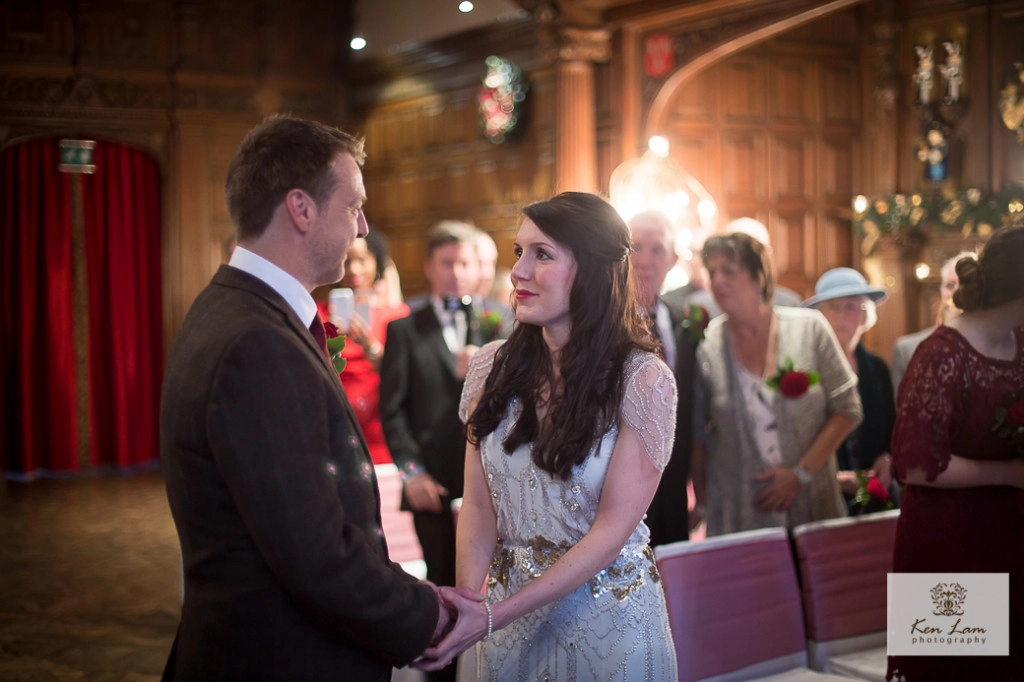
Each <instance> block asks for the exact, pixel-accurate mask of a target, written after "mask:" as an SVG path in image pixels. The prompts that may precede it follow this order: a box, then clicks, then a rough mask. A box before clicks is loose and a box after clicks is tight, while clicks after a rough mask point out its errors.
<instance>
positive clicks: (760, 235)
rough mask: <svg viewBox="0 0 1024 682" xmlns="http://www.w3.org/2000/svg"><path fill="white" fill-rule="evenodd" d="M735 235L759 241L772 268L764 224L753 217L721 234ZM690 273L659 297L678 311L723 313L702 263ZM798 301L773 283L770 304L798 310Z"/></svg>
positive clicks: (712, 315) (766, 229)
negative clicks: (684, 281) (694, 307)
mask: <svg viewBox="0 0 1024 682" xmlns="http://www.w3.org/2000/svg"><path fill="white" fill-rule="evenodd" d="M736 232H741V233H743V234H746V235H748V236H750V237H753V238H754V239H755V240H756V241H758V242H760V243H761V244H762V245H763V246H764V248H765V251H766V252H767V254H768V260H769V261H771V262H772V267H773V269H774V267H775V265H774V261H772V258H773V255H772V246H771V240H770V239H769V237H768V228H767V227H765V224H764V223H762V222H760V221H758V220H754V219H753V218H737V219H736V220H733V221H731V222H730V223H729V224H728V225H726V226H725V231H724V233H725V234H733V233H736ZM690 270H691V272H690V282H689V283H688V284H686V285H685V286H683V287H680V288H679V289H675V290H673V291H668V292H666V293H665V295H664V296H663V297H662V298H663V299H664V300H665V301H666V302H667V303H669V304H671V305H675V306H676V307H677V308H685V307H687V306H689V305H699V306H703V307H704V308H705V309H706V310H707V311H708V312H709V313H710V314H711V317H718V316H719V315H721V314H722V311H721V310H720V309H719V307H718V304H717V303H716V302H715V300H714V297H713V296H712V295H711V290H710V288H709V284H708V282H707V281H706V277H705V273H704V272H703V268H702V267H701V264H700V263H697V262H694V263H692V264H691V268H690ZM800 300H801V297H800V295H799V294H797V293H796V292H795V291H793V290H792V289H787V288H786V287H783V286H779V285H778V284H777V283H776V284H775V288H774V293H773V294H772V303H773V304H774V305H784V306H790V307H794V308H797V307H799V306H800Z"/></svg>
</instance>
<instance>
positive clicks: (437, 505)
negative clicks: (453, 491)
mask: <svg viewBox="0 0 1024 682" xmlns="http://www.w3.org/2000/svg"><path fill="white" fill-rule="evenodd" d="M404 489H405V499H406V501H408V502H409V506H410V507H412V508H413V509H414V510H415V511H429V512H434V513H435V514H436V513H437V512H440V511H441V498H443V497H445V496H446V495H448V489H447V488H445V487H444V486H443V485H441V484H440V483H438V482H437V481H435V480H434V477H433V476H431V475H430V474H416V475H415V476H411V477H409V478H407V479H405V488H404Z"/></svg>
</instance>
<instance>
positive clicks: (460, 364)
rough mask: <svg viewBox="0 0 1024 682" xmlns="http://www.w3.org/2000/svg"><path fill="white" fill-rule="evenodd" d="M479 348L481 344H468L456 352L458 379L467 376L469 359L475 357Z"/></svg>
mask: <svg viewBox="0 0 1024 682" xmlns="http://www.w3.org/2000/svg"><path fill="white" fill-rule="evenodd" d="M478 350H480V347H479V346H466V347H465V348H463V349H462V350H460V351H459V352H458V353H456V354H455V378H456V379H465V378H466V374H468V373H469V361H470V360H472V359H473V356H474V355H476V352H477V351H478Z"/></svg>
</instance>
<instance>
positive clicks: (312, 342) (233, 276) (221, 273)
mask: <svg viewBox="0 0 1024 682" xmlns="http://www.w3.org/2000/svg"><path fill="white" fill-rule="evenodd" d="M213 281H214V282H216V283H218V284H221V285H224V286H229V287H234V288H237V289H244V290H246V291H248V292H250V293H251V294H253V295H254V296H258V297H260V298H262V299H263V300H264V301H266V302H267V304H268V305H270V306H271V307H272V308H274V309H275V310H277V311H278V312H279V313H281V315H282V316H283V318H284V321H285V324H286V325H287V326H288V327H289V329H291V330H292V331H293V332H295V333H296V334H297V335H298V336H299V338H300V339H301V340H302V343H303V344H304V345H305V346H306V349H307V350H308V351H309V352H310V353H311V354H312V355H313V358H314V360H313V362H315V363H316V364H317V365H319V366H320V369H321V370H322V371H323V373H324V374H325V377H326V378H328V383H330V384H331V385H332V386H333V387H334V391H335V394H336V395H337V396H338V399H339V400H341V403H342V405H343V406H344V408H345V413H346V414H347V415H348V419H349V423H350V425H351V427H352V430H353V431H354V432H355V433H357V434H359V441H360V443H362V446H363V453H364V454H365V455H366V459H367V461H369V460H370V454H369V452H370V450H369V448H368V447H367V445H366V441H365V439H364V438H363V431H362V429H360V428H359V420H358V419H356V414H355V412H354V411H353V410H352V405H351V403H349V401H348V396H347V395H346V394H345V388H344V387H343V386H342V385H341V379H340V378H339V377H338V372H337V371H336V370H335V369H334V364H333V363H332V362H331V361H330V360H329V359H328V358H327V356H326V355H324V351H323V349H322V348H320V344H318V343H317V342H316V339H314V338H313V335H312V334H311V333H310V332H309V327H307V326H306V325H305V324H303V323H302V321H301V320H300V319H299V316H298V315H296V314H295V310H294V309H292V307H291V306H290V305H288V302H287V301H285V300H284V299H283V298H281V295H280V294H278V293H277V292H276V291H274V289H273V288H271V287H270V285H268V284H267V283H266V282H264V281H262V280H261V279H259V278H258V277H254V276H252V275H250V274H249V273H247V272H244V271H242V270H239V269H238V268H233V267H231V266H229V265H222V266H221V267H220V269H219V270H218V271H217V273H216V274H215V275H214V277H213ZM441 342H442V343H444V339H441Z"/></svg>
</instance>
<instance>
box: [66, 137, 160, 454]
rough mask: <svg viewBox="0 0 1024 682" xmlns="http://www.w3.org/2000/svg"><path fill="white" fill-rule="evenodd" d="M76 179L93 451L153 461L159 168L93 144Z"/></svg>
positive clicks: (131, 153) (133, 153)
mask: <svg viewBox="0 0 1024 682" xmlns="http://www.w3.org/2000/svg"><path fill="white" fill-rule="evenodd" d="M93 159H94V160H93V163H94V164H95V165H96V172H95V174H94V175H85V176H82V180H83V192H82V195H83V203H84V210H83V213H84V216H83V217H84V226H85V247H86V260H87V263H88V266H87V271H88V279H89V373H90V376H91V381H90V397H91V404H92V412H91V421H92V433H91V440H90V443H91V451H92V457H93V463H94V464H96V465H99V466H105V465H113V466H115V467H118V468H124V467H131V466H135V465H139V464H144V463H146V462H150V461H153V460H155V459H156V458H157V450H158V435H159V428H158V413H159V405H160V384H161V381H162V372H163V314H162V312H161V298H160V282H161V275H160V172H159V169H158V167H157V164H156V162H155V161H154V160H153V159H152V158H151V157H149V156H148V155H146V154H145V153H143V152H141V151H138V150H135V149H131V148H128V147H124V146H122V145H118V144H112V143H109V142H103V141H97V143H96V148H95V150H94V152H93Z"/></svg>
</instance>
